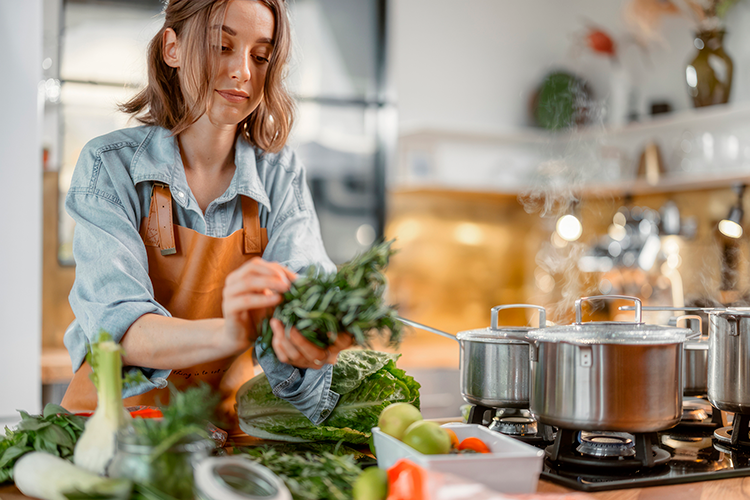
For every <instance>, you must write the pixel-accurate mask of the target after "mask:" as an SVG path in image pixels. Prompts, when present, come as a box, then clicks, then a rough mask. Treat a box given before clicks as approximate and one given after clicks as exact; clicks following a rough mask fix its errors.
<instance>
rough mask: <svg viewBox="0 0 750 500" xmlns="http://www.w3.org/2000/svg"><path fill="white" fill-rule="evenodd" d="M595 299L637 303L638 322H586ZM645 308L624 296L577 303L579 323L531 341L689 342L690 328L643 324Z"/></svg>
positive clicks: (536, 335)
mask: <svg viewBox="0 0 750 500" xmlns="http://www.w3.org/2000/svg"><path fill="white" fill-rule="evenodd" d="M592 299H626V300H632V301H633V302H635V321H634V322H632V323H628V322H609V321H601V322H588V323H584V322H582V320H581V318H582V316H583V315H582V312H581V304H582V303H583V302H584V301H588V300H592ZM641 309H642V305H641V301H640V299H638V298H637V297H629V296H623V295H600V296H596V297H582V298H580V299H578V300H576V322H575V323H573V324H572V325H567V326H553V327H549V328H542V329H537V330H533V331H530V332H529V333H528V335H527V336H528V338H529V339H532V340H537V341H541V342H566V343H570V344H579V345H595V344H626V345H656V344H678V343H682V342H684V341H685V337H686V336H687V334H688V333H692V330H690V329H688V328H676V327H665V326H659V325H647V324H645V323H643V321H642V312H641Z"/></svg>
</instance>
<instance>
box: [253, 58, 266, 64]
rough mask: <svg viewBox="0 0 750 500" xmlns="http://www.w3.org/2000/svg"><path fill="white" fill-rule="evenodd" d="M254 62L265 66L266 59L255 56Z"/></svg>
mask: <svg viewBox="0 0 750 500" xmlns="http://www.w3.org/2000/svg"><path fill="white" fill-rule="evenodd" d="M255 60H256V61H258V62H259V63H263V64H265V63H267V62H268V59H267V58H265V57H263V56H255Z"/></svg>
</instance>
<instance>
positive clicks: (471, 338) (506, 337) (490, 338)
mask: <svg viewBox="0 0 750 500" xmlns="http://www.w3.org/2000/svg"><path fill="white" fill-rule="evenodd" d="M534 329H535V328H533V327H511V328H502V327H501V328H497V329H493V328H491V327H487V328H477V329H474V330H465V331H463V332H458V333H457V334H456V339H457V340H459V341H461V342H463V341H467V342H480V343H484V344H527V345H528V343H529V341H528V339H527V337H526V336H527V334H528V332H530V331H531V330H534Z"/></svg>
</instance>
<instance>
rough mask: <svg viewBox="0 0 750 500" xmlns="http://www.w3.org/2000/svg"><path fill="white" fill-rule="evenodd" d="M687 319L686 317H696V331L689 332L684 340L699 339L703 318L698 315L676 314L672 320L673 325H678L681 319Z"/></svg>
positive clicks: (701, 332)
mask: <svg viewBox="0 0 750 500" xmlns="http://www.w3.org/2000/svg"><path fill="white" fill-rule="evenodd" d="M683 319H684V320H688V319H697V320H698V331H694V332H693V333H691V334H689V335H688V336H687V337H686V338H685V340H697V339H700V338H701V337H702V336H703V318H701V317H700V316H698V315H697V314H683V315H682V316H677V318H676V319H675V322H674V326H679V325H680V321H681V320H683ZM687 327H688V328H690V325H689V324H688V325H687Z"/></svg>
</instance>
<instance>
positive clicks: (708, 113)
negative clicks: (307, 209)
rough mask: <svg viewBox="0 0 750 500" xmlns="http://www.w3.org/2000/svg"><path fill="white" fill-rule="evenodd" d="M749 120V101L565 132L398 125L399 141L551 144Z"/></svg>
mask: <svg viewBox="0 0 750 500" xmlns="http://www.w3.org/2000/svg"><path fill="white" fill-rule="evenodd" d="M748 121H750V102H739V103H731V104H718V105H714V106H707V107H704V108H696V109H688V110H682V111H675V112H672V113H665V114H660V115H655V116H652V117H649V118H648V119H647V120H644V121H639V122H632V123H629V124H627V125H624V126H619V127H608V126H594V125H591V126H587V127H581V128H577V129H572V130H566V131H557V132H555V131H551V130H546V129H543V128H536V127H519V128H516V129H508V128H497V127H477V126H454V125H445V126H443V125H422V124H419V123H412V124H405V125H401V126H400V131H399V140H401V141H410V140H414V139H422V140H439V141H441V140H442V141H444V140H453V141H471V142H483V143H511V144H524V143H526V144H550V143H556V142H562V143H567V142H570V141H581V140H587V139H604V138H618V137H624V136H631V135H654V134H657V133H660V132H664V131H667V130H673V129H685V128H693V127H698V128H714V127H717V126H726V125H727V124H731V123H738V124H739V123H745V124H746V123H748Z"/></svg>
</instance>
